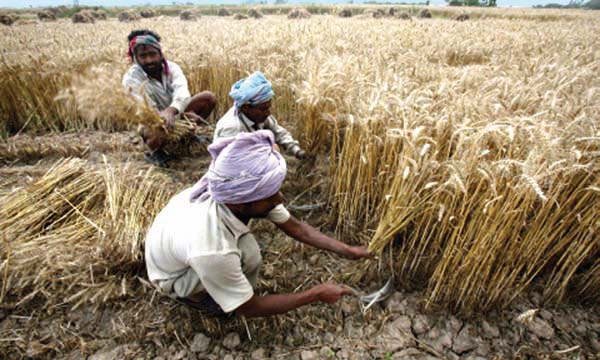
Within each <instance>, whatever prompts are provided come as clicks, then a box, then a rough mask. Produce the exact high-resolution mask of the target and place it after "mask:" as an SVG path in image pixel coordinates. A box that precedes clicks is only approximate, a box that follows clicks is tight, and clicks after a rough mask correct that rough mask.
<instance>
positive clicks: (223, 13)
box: [217, 8, 231, 16]
mask: <svg viewBox="0 0 600 360" xmlns="http://www.w3.org/2000/svg"><path fill="white" fill-rule="evenodd" d="M217 15H218V16H231V13H230V12H229V10H227V9H226V8H220V9H219V11H217Z"/></svg>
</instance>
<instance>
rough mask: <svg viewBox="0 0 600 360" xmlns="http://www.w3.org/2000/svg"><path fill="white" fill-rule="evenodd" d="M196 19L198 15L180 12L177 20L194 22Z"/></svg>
mask: <svg viewBox="0 0 600 360" xmlns="http://www.w3.org/2000/svg"><path fill="white" fill-rule="evenodd" d="M197 18H198V15H196V14H194V13H192V12H191V11H189V10H185V11H182V12H181V13H180V14H179V19H180V20H183V21H194V20H196V19H197Z"/></svg>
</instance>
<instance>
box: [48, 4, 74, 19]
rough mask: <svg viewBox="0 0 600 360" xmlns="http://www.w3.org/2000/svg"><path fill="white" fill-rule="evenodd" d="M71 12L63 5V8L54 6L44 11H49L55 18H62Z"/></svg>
mask: <svg viewBox="0 0 600 360" xmlns="http://www.w3.org/2000/svg"><path fill="white" fill-rule="evenodd" d="M68 10H69V8H68V7H66V6H64V5H61V6H53V7H49V8H46V9H44V11H48V12H51V13H52V14H54V16H57V17H58V16H60V15H63V14H64V13H66V12H67V11H68Z"/></svg>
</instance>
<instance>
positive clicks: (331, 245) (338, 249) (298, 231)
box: [275, 216, 370, 259]
mask: <svg viewBox="0 0 600 360" xmlns="http://www.w3.org/2000/svg"><path fill="white" fill-rule="evenodd" d="M275 225H277V227H279V228H280V229H281V230H283V232H285V233H286V234H287V235H288V236H291V237H293V238H294V239H296V240H298V241H301V242H303V243H305V244H308V245H311V246H314V247H316V248H319V249H323V250H329V251H332V252H334V253H336V254H339V255H341V256H344V257H346V258H348V259H360V258H364V257H369V256H370V254H369V252H368V251H367V249H365V248H364V247H362V246H350V245H348V244H345V243H343V242H341V241H338V240H336V239H334V238H331V237H329V236H327V235H325V234H323V233H322V232H320V231H319V230H317V229H315V228H314V227H312V226H310V225H308V224H307V223H305V222H303V221H300V220H298V219H296V218H295V217H293V216H290V218H289V219H288V221H286V222H284V223H282V224H275Z"/></svg>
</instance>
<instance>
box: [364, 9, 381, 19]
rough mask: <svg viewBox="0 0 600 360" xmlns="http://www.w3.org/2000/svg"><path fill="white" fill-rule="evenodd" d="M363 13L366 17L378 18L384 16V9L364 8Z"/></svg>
mask: <svg viewBox="0 0 600 360" xmlns="http://www.w3.org/2000/svg"><path fill="white" fill-rule="evenodd" d="M363 14H364V15H366V16H367V17H372V18H374V19H380V18H382V17H384V16H385V11H384V10H383V9H366V10H365V11H363Z"/></svg>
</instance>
